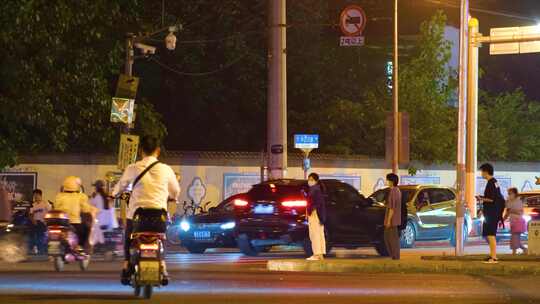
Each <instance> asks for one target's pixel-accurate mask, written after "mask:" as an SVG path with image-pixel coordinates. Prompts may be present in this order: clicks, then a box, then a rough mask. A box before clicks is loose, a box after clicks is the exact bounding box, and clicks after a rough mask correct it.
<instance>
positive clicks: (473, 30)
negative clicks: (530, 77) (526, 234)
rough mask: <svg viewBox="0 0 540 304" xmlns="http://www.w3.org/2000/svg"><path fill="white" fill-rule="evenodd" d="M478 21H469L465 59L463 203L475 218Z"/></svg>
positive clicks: (472, 19) (474, 19)
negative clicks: (466, 204) (465, 115)
mask: <svg viewBox="0 0 540 304" xmlns="http://www.w3.org/2000/svg"><path fill="white" fill-rule="evenodd" d="M478 33H479V23H478V19H476V18H471V19H470V20H469V42H468V55H467V56H468V58H467V62H468V64H467V69H468V71H467V75H468V76H467V152H466V161H465V165H466V178H465V180H466V181H465V201H466V202H467V203H468V204H469V207H472V208H471V213H472V216H473V217H475V216H476V199H475V195H476V168H477V161H478V160H477V154H476V151H477V132H478V42H477V41H476V37H477V36H478Z"/></svg>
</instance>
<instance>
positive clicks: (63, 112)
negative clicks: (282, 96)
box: [0, 0, 540, 168]
mask: <svg viewBox="0 0 540 304" xmlns="http://www.w3.org/2000/svg"><path fill="white" fill-rule="evenodd" d="M161 3H162V2H161V1H140V0H93V1H90V0H81V1H67V0H61V1H47V0H19V1H2V2H0V26H1V28H2V30H1V31H0V45H2V46H3V47H2V48H0V65H1V69H0V104H1V105H2V107H1V108H0V146H1V147H2V149H1V150H0V168H1V167H4V166H6V165H13V164H15V163H16V155H17V154H18V153H28V152H36V153H37V152H41V151H84V152H93V151H113V150H115V149H116V143H117V140H118V130H117V128H115V126H113V125H111V124H110V123H109V111H110V98H111V94H113V92H114V87H115V79H116V75H117V74H119V73H120V72H121V68H122V65H123V60H124V54H123V52H124V50H123V47H124V38H125V37H124V35H125V33H126V32H135V33H144V32H152V31H154V30H156V29H158V28H161V27H162V26H163V25H170V24H181V25H182V26H183V28H182V30H181V31H180V32H178V33H177V37H178V40H179V41H178V44H177V49H176V50H175V51H174V52H167V51H165V50H164V49H163V38H164V36H165V35H166V33H163V34H159V35H157V36H153V37H152V38H151V39H148V40H147V41H146V43H148V44H153V45H156V46H158V54H157V55H155V56H153V57H151V58H139V59H137V60H136V61H135V65H134V73H135V75H136V76H139V77H140V78H141V83H140V88H139V93H138V100H137V121H136V133H138V134H141V135H144V134H154V135H157V136H161V137H163V136H165V135H166V134H167V141H166V145H167V147H168V148H169V149H175V150H245V151H260V150H262V149H264V148H265V146H266V144H265V142H266V140H265V139H266V96H267V95H266V89H267V66H266V64H267V63H266V62H267V39H268V37H267V15H266V10H267V1H266V0H250V1H247V0H227V1H215V0H200V1H167V2H166V10H165V12H166V14H165V16H164V21H165V24H162V23H161V20H162V19H161V17H162V16H161ZM372 3H373V5H375V4H374V3H375V1H373V2H372ZM338 6H340V4H338V2H336V3H334V2H332V1H327V0H303V1H288V8H287V14H288V15H287V19H288V29H287V35H288V40H287V73H288V83H287V85H288V126H289V128H288V131H289V134H288V135H289V136H290V139H292V135H293V134H295V133H309V132H313V133H319V134H320V135H321V149H320V150H318V151H321V152H329V153H337V154H364V155H369V156H374V157H381V156H383V155H384V146H385V145H384V139H385V138H384V133H385V118H386V115H387V113H389V112H390V111H391V104H392V103H391V94H390V92H389V91H388V89H387V87H386V75H385V66H386V62H387V61H389V60H391V58H392V57H391V56H392V55H391V41H390V40H391V39H390V38H391V37H389V36H384V35H371V36H370V35H368V37H367V38H368V40H367V45H366V46H365V47H362V48H344V47H340V46H339V36H340V35H341V34H340V32H339V29H338V28H336V27H335V23H336V18H337V15H338V14H339V7H338ZM445 22H446V18H445V16H444V14H443V13H441V12H437V13H436V14H435V15H434V16H433V17H432V18H431V19H430V20H428V21H426V22H424V23H423V24H422V26H421V28H420V34H419V36H418V37H419V38H418V40H416V41H413V42H410V41H409V42H408V44H409V45H408V48H407V49H406V51H403V52H402V53H403V54H404V56H403V57H402V58H401V66H400V110H401V111H404V112H408V113H409V117H410V140H411V142H410V143H411V158H412V159H413V160H419V161H428V162H436V161H451V160H453V159H454V158H455V144H456V138H455V134H456V132H455V131H456V124H457V123H456V118H457V113H456V109H455V108H454V107H452V106H450V105H449V101H450V100H451V99H452V98H453V97H454V95H453V94H455V92H456V73H455V71H452V70H451V69H450V68H449V66H448V61H449V59H450V45H449V43H448V42H447V41H445V40H444V35H443V32H444V26H445ZM381 24H383V23H381ZM389 24H390V23H388V25H389ZM389 26H390V25H389ZM139 35H140V34H139ZM539 111H540V110H539V107H538V105H537V104H536V103H535V102H531V101H529V100H527V99H526V97H525V95H524V94H523V92H521V91H515V92H510V93H503V94H501V95H492V94H488V93H482V94H481V105H480V113H479V121H480V126H479V141H480V146H479V153H480V158H482V159H500V160H531V159H534V157H535V155H537V154H538V152H540V143H539V141H538V139H537V138H536V136H535V135H536V134H538V132H536V130H538V127H539V126H538V123H536V122H535V116H537V115H538V112H539ZM164 125H166V126H167V129H168V132H167V131H166V129H165V126H164ZM289 142H292V140H289Z"/></svg>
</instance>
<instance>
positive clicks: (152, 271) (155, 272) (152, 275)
mask: <svg viewBox="0 0 540 304" xmlns="http://www.w3.org/2000/svg"><path fill="white" fill-rule="evenodd" d="M139 279H140V281H141V282H159V261H140V262H139Z"/></svg>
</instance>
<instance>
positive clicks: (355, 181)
mask: <svg viewBox="0 0 540 304" xmlns="http://www.w3.org/2000/svg"><path fill="white" fill-rule="evenodd" d="M320 178H322V179H337V180H340V181H342V182H344V183H347V184H349V185H351V186H353V187H355V188H356V189H357V190H360V189H361V188H360V187H361V186H362V178H361V177H360V176H358V175H349V174H320Z"/></svg>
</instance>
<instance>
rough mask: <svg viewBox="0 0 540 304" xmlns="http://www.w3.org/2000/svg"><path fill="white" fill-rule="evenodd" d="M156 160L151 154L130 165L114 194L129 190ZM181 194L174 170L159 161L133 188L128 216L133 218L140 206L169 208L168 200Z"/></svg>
mask: <svg viewBox="0 0 540 304" xmlns="http://www.w3.org/2000/svg"><path fill="white" fill-rule="evenodd" d="M156 161H157V158H156V156H154V155H150V156H146V157H144V158H143V159H142V160H140V161H138V162H136V163H134V164H131V165H129V166H128V167H127V168H126V170H125V171H124V174H123V175H122V177H121V178H120V181H119V182H118V183H117V184H116V186H115V187H114V193H113V195H118V194H120V193H121V192H123V191H126V190H129V189H130V188H131V185H132V184H133V182H134V181H135V179H136V178H137V176H139V174H140V173H141V172H142V171H143V170H144V169H145V168H146V167H148V166H150V165H151V164H153V163H154V162H156ZM179 194H180V186H179V185H178V180H177V179H176V175H175V174H174V171H173V170H172V168H171V167H169V166H167V165H166V164H163V163H159V164H157V165H155V166H154V167H152V168H151V169H150V170H149V171H148V172H146V174H145V175H144V176H143V177H142V178H141V179H140V180H139V182H138V183H137V184H136V185H135V187H134V188H133V189H131V197H130V199H129V206H128V210H127V218H128V219H133V215H134V213H135V211H136V210H137V209H138V208H151V209H165V210H167V200H168V199H169V198H174V199H176V198H177V197H178V195H179Z"/></svg>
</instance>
